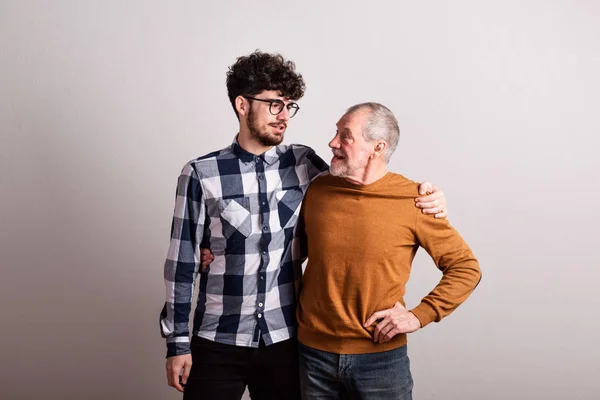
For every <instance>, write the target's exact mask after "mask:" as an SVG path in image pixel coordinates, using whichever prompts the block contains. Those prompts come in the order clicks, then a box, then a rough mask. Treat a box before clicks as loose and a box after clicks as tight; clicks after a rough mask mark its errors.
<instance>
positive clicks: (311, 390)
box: [298, 343, 413, 400]
mask: <svg viewBox="0 0 600 400" xmlns="http://www.w3.org/2000/svg"><path fill="white" fill-rule="evenodd" d="M298 346H299V349H300V351H299V359H300V384H301V386H302V399H329V400H334V399H335V400H337V399H368V400H378V399H381V400H412V388H413V380H412V376H411V374H410V362H409V360H408V355H407V354H406V346H402V347H400V348H397V349H394V350H390V351H384V352H381V353H369V354H336V353H328V352H326V351H321V350H317V349H313V348H312V347H308V346H304V345H303V344H301V343H299V344H298Z"/></svg>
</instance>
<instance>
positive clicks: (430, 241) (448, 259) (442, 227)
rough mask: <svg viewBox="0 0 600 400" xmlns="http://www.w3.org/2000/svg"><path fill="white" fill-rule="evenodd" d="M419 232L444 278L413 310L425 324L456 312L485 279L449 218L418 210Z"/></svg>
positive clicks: (417, 226)
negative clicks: (437, 217)
mask: <svg viewBox="0 0 600 400" xmlns="http://www.w3.org/2000/svg"><path fill="white" fill-rule="evenodd" d="M415 233H416V237H417V241H418V244H419V245H420V246H421V247H423V248H424V249H425V250H426V251H427V253H429V255H430V256H431V258H432V259H433V261H434V263H435V265H436V266H437V267H438V269H439V270H440V271H442V279H440V282H439V283H438V284H437V286H436V287H435V288H434V289H433V290H432V291H431V292H430V293H429V294H428V295H427V296H425V297H424V298H423V299H422V300H421V303H420V304H419V305H417V307H415V308H414V309H413V310H411V312H412V313H413V314H414V315H415V316H416V317H417V318H418V319H419V321H420V322H421V326H422V327H425V326H426V325H427V324H429V323H430V322H432V321H435V322H439V321H440V320H441V319H442V318H444V317H445V316H447V315H449V314H450V313H451V312H452V311H454V310H455V309H456V308H457V307H458V306H459V305H460V304H461V303H462V302H463V301H465V300H466V299H467V297H469V295H470V294H471V292H473V290H474V289H475V287H476V286H477V285H478V284H479V281H480V280H481V270H480V268H479V263H478V262H477V260H476V259H475V256H474V255H473V252H472V251H471V249H470V248H469V246H468V245H467V243H466V242H465V241H464V240H463V238H462V237H461V236H460V234H459V233H458V232H457V231H456V229H454V228H453V227H452V226H451V225H450V223H449V222H448V220H447V219H436V218H433V217H432V216H429V215H425V214H423V213H421V212H418V211H417V218H416V223H415Z"/></svg>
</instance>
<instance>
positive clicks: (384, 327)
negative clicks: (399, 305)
mask: <svg viewBox="0 0 600 400" xmlns="http://www.w3.org/2000/svg"><path fill="white" fill-rule="evenodd" d="M390 322H391V321H390V319H389V318H387V317H386V318H384V319H383V321H381V322H380V323H378V324H377V326H376V327H375V331H374V332H373V341H374V342H375V343H381V340H382V339H383V336H384V333H382V332H386V333H387V332H388V331H389V330H390V329H393V328H394V326H393V325H392V324H390Z"/></svg>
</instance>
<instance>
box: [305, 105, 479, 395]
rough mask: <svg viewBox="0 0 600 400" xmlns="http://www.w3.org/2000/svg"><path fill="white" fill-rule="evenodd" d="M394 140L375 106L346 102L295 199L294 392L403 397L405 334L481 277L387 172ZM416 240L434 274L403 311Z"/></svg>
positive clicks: (462, 246)
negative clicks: (315, 170) (298, 276)
mask: <svg viewBox="0 0 600 400" xmlns="http://www.w3.org/2000/svg"><path fill="white" fill-rule="evenodd" d="M398 138H399V129H398V123H397V121H396V118H395V117H394V115H393V114H392V112H391V111H390V110H389V109H387V108H386V107H384V106H383V105H381V104H377V103H364V104H358V105H356V106H353V107H351V108H350V109H349V110H348V111H347V112H346V114H344V116H343V117H342V118H341V119H340V120H339V122H338V123H337V131H336V134H335V137H334V138H333V140H332V141H331V142H330V143H329V146H330V147H331V149H332V151H333V158H332V160H331V165H330V168H329V172H330V173H329V174H327V175H322V176H320V177H318V178H316V179H315V180H314V181H313V183H312V184H311V186H310V187H309V189H308V191H307V193H306V196H305V198H304V203H303V206H302V212H301V218H302V221H303V222H301V223H300V225H299V226H302V224H303V225H304V231H305V233H306V243H307V245H308V265H307V267H306V271H305V273H304V277H303V288H302V291H301V293H300V300H299V307H298V312H297V317H298V340H299V342H300V345H299V348H300V353H299V358H300V379H301V385H302V395H303V398H306V399H312V398H319V399H321V398H328V399H343V398H351V399H353V398H356V399H363V398H364V399H367V398H368V399H386V400H389V399H402V400H406V399H412V387H413V381H412V377H411V373H410V368H409V360H408V356H407V351H406V342H407V338H406V336H407V334H408V333H411V332H414V331H416V330H418V329H420V328H422V327H424V326H426V325H427V324H429V323H430V322H433V321H436V322H438V321H440V320H441V319H442V318H443V317H445V316H447V315H448V314H450V313H451V312H452V311H453V310H454V309H456V307H458V306H459V305H460V304H461V303H462V302H463V301H465V299H466V298H467V297H468V296H469V294H470V293H471V292H472V291H473V289H474V288H475V287H476V286H477V284H478V282H479V280H480V277H481V273H480V269H479V265H478V262H477V260H476V259H475V257H474V256H473V253H472V252H471V250H470V249H469V247H468V246H467V244H466V243H465V241H464V240H463V239H462V238H461V236H460V235H459V234H458V232H457V231H456V230H455V229H454V228H452V227H451V226H450V224H449V223H448V221H447V220H445V219H443V220H442V219H435V218H432V217H429V216H427V215H423V214H422V213H420V212H419V211H418V210H417V209H415V207H414V200H413V199H414V197H415V196H416V195H417V193H418V184H417V183H415V182H413V181H410V180H408V179H407V178H405V177H403V176H402V175H399V174H395V173H393V172H389V171H388V169H387V163H388V161H389V159H390V156H391V155H392V153H393V152H394V150H395V149H396V146H397V144H398ZM419 246H421V247H423V248H425V250H427V252H428V253H429V255H430V256H431V257H432V258H433V261H434V262H435V264H436V265H437V267H438V268H439V269H440V270H441V271H442V274H443V276H442V278H441V280H440V282H439V284H438V285H437V286H436V287H435V288H434V289H433V291H431V293H429V294H428V295H427V296H426V297H425V298H423V300H422V301H421V303H420V304H419V305H417V306H416V307H415V308H413V309H412V310H410V311H408V310H407V309H406V308H405V305H404V300H403V296H404V294H405V287H406V282H407V281H408V278H409V274H410V269H411V263H412V260H413V258H414V256H415V254H416V252H417V249H418V248H419Z"/></svg>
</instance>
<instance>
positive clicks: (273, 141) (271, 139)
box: [248, 108, 283, 146]
mask: <svg viewBox="0 0 600 400" xmlns="http://www.w3.org/2000/svg"><path fill="white" fill-rule="evenodd" d="M248 130H249V131H250V135H251V136H252V137H253V138H255V139H256V140H257V141H258V142H259V143H260V144H262V145H263V146H277V145H278V144H281V142H283V135H281V136H275V135H269V133H268V132H262V133H261V132H260V131H259V130H258V127H257V126H256V121H255V119H254V112H253V111H252V108H250V110H249V111H248Z"/></svg>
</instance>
